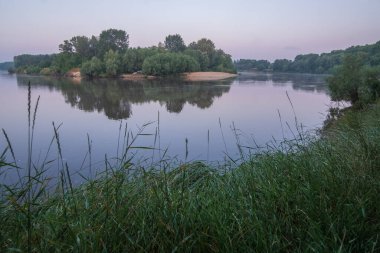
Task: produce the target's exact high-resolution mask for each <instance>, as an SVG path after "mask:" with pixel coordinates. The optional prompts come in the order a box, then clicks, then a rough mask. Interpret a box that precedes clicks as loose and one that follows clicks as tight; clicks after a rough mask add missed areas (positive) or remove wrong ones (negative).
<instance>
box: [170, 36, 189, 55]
mask: <svg viewBox="0 0 380 253" xmlns="http://www.w3.org/2000/svg"><path fill="white" fill-rule="evenodd" d="M165 48H166V49H167V50H169V51H171V52H181V51H183V50H185V49H186V45H185V43H184V42H183V39H182V37H181V35H179V34H174V35H168V36H166V38H165Z"/></svg>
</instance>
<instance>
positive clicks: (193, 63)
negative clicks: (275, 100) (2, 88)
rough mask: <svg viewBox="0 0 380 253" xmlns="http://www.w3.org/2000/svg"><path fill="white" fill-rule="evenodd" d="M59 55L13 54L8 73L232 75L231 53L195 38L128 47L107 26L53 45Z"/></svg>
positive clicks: (125, 40) (125, 39) (202, 77)
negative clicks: (97, 32)
mask: <svg viewBox="0 0 380 253" xmlns="http://www.w3.org/2000/svg"><path fill="white" fill-rule="evenodd" d="M58 48H59V51H60V52H59V53H56V54H47V55H30V54H22V55H18V56H15V57H14V69H12V72H16V73H23V74H38V75H49V76H66V77H72V78H75V79H80V78H88V79H92V78H123V79H127V80H140V79H145V78H148V79H152V78H156V77H160V78H161V77H168V76H170V77H172V76H178V77H182V78H185V79H186V80H189V81H191V80H196V81H202V80H205V81H210V80H221V79H225V78H231V77H234V76H236V69H235V66H234V63H233V61H232V58H231V55H229V54H227V53H225V52H224V51H223V50H222V49H217V48H216V47H215V44H214V42H213V41H212V40H210V39H207V38H201V39H199V40H198V41H194V42H191V43H190V44H188V45H187V46H186V44H185V42H184V40H183V39H182V37H181V35H179V34H174V35H168V36H166V38H165V41H164V43H162V42H160V43H158V45H157V46H151V47H146V48H142V47H135V48H131V47H129V35H128V34H127V33H126V32H125V31H123V30H117V29H108V30H105V31H102V32H101V33H100V35H99V36H94V35H93V36H91V37H86V36H74V37H72V38H71V39H70V40H64V41H63V43H62V44H60V45H59V46H58Z"/></svg>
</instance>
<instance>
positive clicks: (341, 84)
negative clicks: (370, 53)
mask: <svg viewBox="0 0 380 253" xmlns="http://www.w3.org/2000/svg"><path fill="white" fill-rule="evenodd" d="M364 62H365V56H364V55H361V54H356V55H352V54H350V55H347V56H345V57H344V59H343V64H342V65H341V66H340V67H338V68H337V70H336V73H335V74H334V75H332V76H331V77H329V78H328V84H329V88H330V91H331V97H332V99H333V100H335V101H340V100H344V101H350V102H351V103H352V104H353V105H359V106H363V105H364V104H368V103H371V102H373V101H375V100H376V98H378V97H379V96H380V80H379V77H380V69H379V68H376V67H369V66H366V65H364Z"/></svg>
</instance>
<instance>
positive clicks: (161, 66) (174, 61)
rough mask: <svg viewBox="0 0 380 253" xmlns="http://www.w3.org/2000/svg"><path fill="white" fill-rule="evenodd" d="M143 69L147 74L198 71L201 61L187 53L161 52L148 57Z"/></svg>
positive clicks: (156, 74) (162, 74)
mask: <svg viewBox="0 0 380 253" xmlns="http://www.w3.org/2000/svg"><path fill="white" fill-rule="evenodd" d="M142 69H143V72H144V74H147V75H155V76H165V75H172V74H177V73H183V72H194V71H198V70H199V63H198V62H197V61H196V60H195V59H194V58H192V57H190V56H188V55H185V54H181V53H160V54H156V55H153V56H151V57H148V58H146V59H145V61H144V63H143V66H142Z"/></svg>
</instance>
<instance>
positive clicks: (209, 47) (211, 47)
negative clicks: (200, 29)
mask: <svg viewBox="0 0 380 253" xmlns="http://www.w3.org/2000/svg"><path fill="white" fill-rule="evenodd" d="M189 48H190V49H194V50H199V51H201V52H203V53H207V55H208V56H209V57H210V56H211V54H212V53H213V52H214V51H215V44H214V42H212V41H211V40H210V39H206V38H202V39H200V40H198V41H197V42H192V43H190V44H189Z"/></svg>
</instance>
